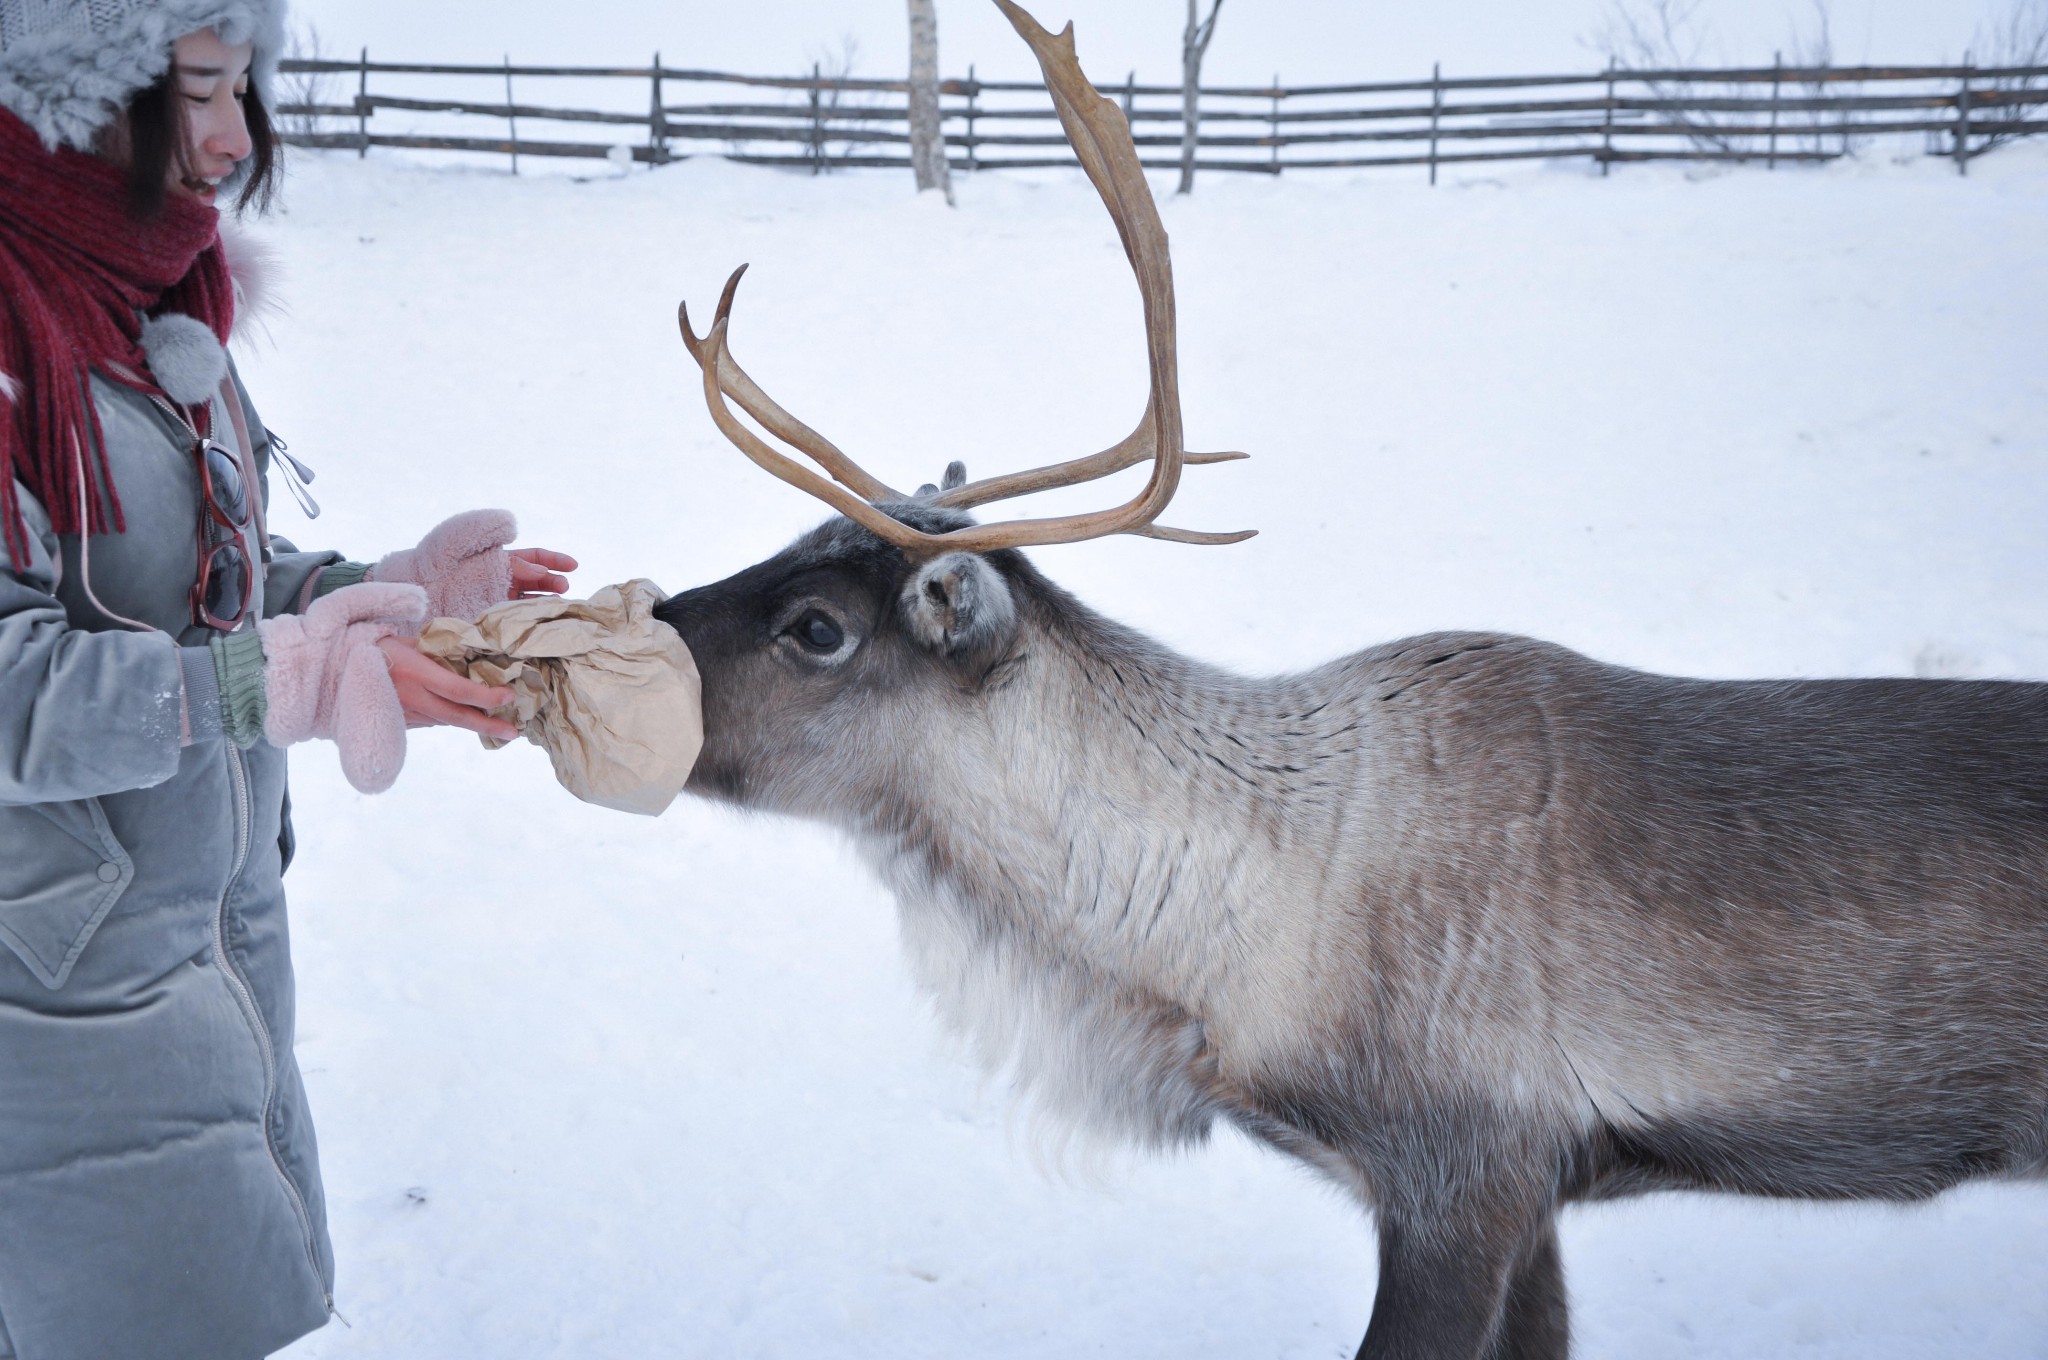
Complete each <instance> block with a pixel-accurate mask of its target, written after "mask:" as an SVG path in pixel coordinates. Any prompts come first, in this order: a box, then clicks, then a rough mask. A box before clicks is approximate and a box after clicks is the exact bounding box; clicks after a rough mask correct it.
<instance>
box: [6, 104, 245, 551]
mask: <svg viewBox="0 0 2048 1360" xmlns="http://www.w3.org/2000/svg"><path fill="white" fill-rule="evenodd" d="M234 311H235V307H234V293H233V285H232V284H231V283H230V281H229V278H228V268H227V259H226V257H225V256H224V255H223V254H222V253H221V247H220V214H219V213H218V212H217V211H216V210H215V209H213V208H212V207H209V206H207V205H206V204H203V203H198V202H195V201H193V200H191V199H189V198H183V197H180V196H178V195H176V194H173V195H171V196H170V197H169V198H168V199H167V201H166V202H165V203H164V208H163V212H162V213H161V214H159V215H158V216H157V217H155V218H154V219H151V220H147V221H144V220H142V219H139V218H137V217H136V216H135V215H134V214H133V213H132V212H131V211H130V210H129V207H128V175H127V171H126V170H124V169H122V168H120V167H118V166H115V165H112V164H110V163H108V162H106V161H103V160H101V159H99V158H98V157H96V156H89V155H86V154H84V153H82V152H78V151H72V150H69V149H65V150H59V151H55V152H52V151H50V150H48V149H46V148H45V147H44V146H43V144H42V142H41V140H40V139H38V138H37V136H36V134H35V133H34V132H33V131H32V130H30V128H29V126H28V125H27V124H26V123H24V122H22V121H21V120H20V119H19V118H16V117H15V116H14V115H13V114H11V113H8V112H7V111H6V110H4V109H0V373H4V374H5V375H6V376H7V378H8V379H11V380H12V381H11V383H8V382H0V524H4V529H5V537H6V545H7V551H8V554H9V556H10V557H11V558H12V559H13V560H14V561H15V562H16V563H21V562H25V561H27V560H28V557H27V554H28V525H27V522H26V521H25V520H24V519H23V517H22V510H21V505H20V504H19V497H18V496H17V495H16V494H15V481H16V479H19V480H20V482H21V483H22V485H24V486H26V487H27V488H28V489H29V491H30V493H31V494H33V495H34V496H35V498H36V499H37V500H39V501H41V502H42V505H43V508H44V509H45V510H46V511H48V512H49V516H50V523H51V526H52V527H53V528H54V529H55V530H56V531H57V532H59V533H80V532H90V533H96V534H103V533H109V532H113V533H119V532H122V531H124V530H125V529H126V527H127V524H126V520H125V519H124V517H123V516H122V514H121V501H120V498H119V496H117V495H116V494H115V491H114V483H113V478H112V470H111V469H110V468H109V466H108V464H107V454H106V449H105V447H104V444H103V441H102V439H101V436H100V422H99V415H98V413H97V412H96V411H95V410H94V409H93V404H92V394H91V390H90V389H89V388H88V386H87V384H86V378H87V375H88V374H89V373H91V372H93V371H95V370H97V371H98V372H100V373H103V374H106V375H107V376H108V377H110V378H112V379H114V380H116V381H119V382H123V383H126V384H127V385H128V386H131V387H137V388H140V389H141V390H144V391H153V390H155V389H154V388H153V387H151V386H150V382H149V377H148V374H149V368H148V365H147V362H146V360H145V359H144V357H143V353H142V348H141V345H140V344H139V338H140V336H141V332H142V320H141V318H142V314H143V313H156V312H184V313H186V314H187V315H189V316H194V317H197V318H198V319H199V320H201V321H203V322H205V323H206V324H207V325H208V326H210V327H211V328H212V329H213V332H214V334H215V335H217V336H219V337H220V339H221V341H222V343H226V341H227V335H228V328H229V327H230V325H232V323H233V321H234ZM10 386H11V388H12V389H13V390H12V392H11V393H10V392H8V391H7V390H6V389H7V388H9V387H10ZM10 397H11V399H10ZM81 473H83V474H84V477H85V482H86V485H85V487H84V488H83V496H82V499H83V500H84V502H85V507H86V511H85V523H84V524H83V525H81V524H80V523H79V519H80V516H79V502H80V500H81V488H80V486H79V478H80V475H81Z"/></svg>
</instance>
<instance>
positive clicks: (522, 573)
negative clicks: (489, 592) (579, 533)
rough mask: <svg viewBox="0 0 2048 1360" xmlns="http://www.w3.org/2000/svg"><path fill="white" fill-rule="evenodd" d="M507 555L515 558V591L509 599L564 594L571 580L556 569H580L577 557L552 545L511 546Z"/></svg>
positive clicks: (513, 560) (513, 589)
mask: <svg viewBox="0 0 2048 1360" xmlns="http://www.w3.org/2000/svg"><path fill="white" fill-rule="evenodd" d="M505 555H506V556H507V557H509V558H511V559H512V591H511V593H510V594H509V595H508V596H506V598H507V599H512V600H524V599H526V598H528V597H530V596H533V595H561V594H564V593H566V592H567V591H568V589H569V580H568V578H567V577H565V576H557V575H556V574H555V573H556V572H560V571H574V570H576V559H575V558H573V557H571V556H569V554H567V553H558V552H554V551H552V550H551V549H548V548H511V549H508V550H507V551H506V553H505Z"/></svg>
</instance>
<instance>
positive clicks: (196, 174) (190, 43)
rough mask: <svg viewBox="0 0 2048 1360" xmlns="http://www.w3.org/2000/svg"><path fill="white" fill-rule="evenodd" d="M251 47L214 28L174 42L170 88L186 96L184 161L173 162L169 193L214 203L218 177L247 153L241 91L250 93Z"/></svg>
mask: <svg viewBox="0 0 2048 1360" xmlns="http://www.w3.org/2000/svg"><path fill="white" fill-rule="evenodd" d="M253 51H254V49H253V47H252V45H251V44H249V43H237V44H235V45H234V46H233V47H230V46H228V45H227V44H226V43H224V42H222V41H221V40H220V35H219V34H218V33H215V32H214V31H213V30H212V29H210V28H202V29H200V30H199V31H198V32H197V33H187V34H186V35H185V36H184V37H182V38H180V39H178V41H177V42H175V43H173V44H172V45H171V86H172V93H173V94H175V95H176V96H177V97H178V98H179V99H182V100H184V101H185V120H184V121H185V156H184V161H185V164H184V166H183V167H182V168H181V167H180V166H179V164H178V162H177V161H176V159H173V161H172V162H171V168H170V182H169V184H168V186H167V187H168V188H169V190H170V192H171V193H173V194H176V195H179V196H181V197H184V198H192V199H197V200H198V201H199V202H201V203H211V202H213V196H214V192H215V190H217V189H218V188H219V187H220V182H221V181H222V180H224V179H226V178H227V177H228V176H229V175H231V174H233V173H234V172H235V167H236V166H237V165H239V164H241V162H242V161H243V160H245V159H246V158H247V157H248V155H249V152H250V149H251V144H250V141H249V124H248V121H247V120H246V119H244V118H243V116H242V96H244V95H245V94H247V93H248V92H249V59H250V56H251V55H252V54H253Z"/></svg>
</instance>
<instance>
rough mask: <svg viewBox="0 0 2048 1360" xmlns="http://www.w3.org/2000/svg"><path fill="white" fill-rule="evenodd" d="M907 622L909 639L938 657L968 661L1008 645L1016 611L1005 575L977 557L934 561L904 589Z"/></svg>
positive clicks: (950, 555)
mask: <svg viewBox="0 0 2048 1360" xmlns="http://www.w3.org/2000/svg"><path fill="white" fill-rule="evenodd" d="M903 617H904V619H905V621H906V622H907V623H908V624H909V627H910V634H911V636H912V637H915V638H916V639H917V640H918V641H919V642H922V643H923V644H924V645H925V646H927V647H929V648H931V649H932V650H934V651H938V652H944V653H945V654H946V655H948V656H955V657H964V656H972V655H976V654H981V653H986V652H989V651H991V650H993V649H995V648H998V647H1001V646H1002V645H1003V644H1005V643H1007V642H1008V641H1009V640H1010V635H1011V634H1012V633H1013V632H1015V631H1016V627H1017V605H1016V601H1015V600H1014V599H1012V597H1011V595H1010V584H1009V582H1007V581H1005V580H1004V579H1003V574H1002V573H1001V572H999V571H997V570H996V569H995V568H994V567H992V566H990V565H989V563H988V559H986V558H984V557H982V556H981V555H979V554H978V553H966V552H955V553H947V554H946V555H945V556H943V557H936V558H933V559H932V560H931V561H929V562H927V563H925V564H924V565H923V566H921V567H919V568H918V569H917V570H916V571H914V572H912V573H911V574H910V580H909V581H907V582H905V583H904V586H903Z"/></svg>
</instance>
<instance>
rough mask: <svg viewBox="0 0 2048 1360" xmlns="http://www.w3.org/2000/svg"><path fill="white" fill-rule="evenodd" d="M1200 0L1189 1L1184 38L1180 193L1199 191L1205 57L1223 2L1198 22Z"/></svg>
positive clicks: (1181, 65) (1181, 92) (1219, 0)
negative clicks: (1197, 162)
mask: <svg viewBox="0 0 2048 1360" xmlns="http://www.w3.org/2000/svg"><path fill="white" fill-rule="evenodd" d="M1196 4H1197V0H1188V26H1187V27H1186V28H1184V29H1182V30H1181V35H1180V189H1179V190H1178V191H1177V192H1180V193H1183V194H1191V193H1193V192H1194V191H1195V152H1196V150H1197V149H1198V148H1199V147H1200V145H1201V130H1202V54H1203V53H1204V52H1207V51H1208V50H1209V39H1210V38H1212V37H1214V36H1215V35H1216V15H1217V14H1218V13H1219V12H1220V11H1221V10H1222V8H1223V0H1215V3H1214V4H1212V5H1210V6H1209V17H1208V18H1207V19H1204V20H1202V21H1201V22H1200V23H1196V22H1195V15H1196V12H1197V11H1196Z"/></svg>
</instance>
